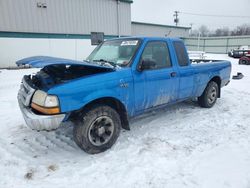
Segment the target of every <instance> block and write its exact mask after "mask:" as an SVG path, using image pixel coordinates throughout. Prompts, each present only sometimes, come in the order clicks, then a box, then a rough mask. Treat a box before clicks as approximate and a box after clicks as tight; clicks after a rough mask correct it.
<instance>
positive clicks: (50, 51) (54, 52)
mask: <svg viewBox="0 0 250 188" xmlns="http://www.w3.org/2000/svg"><path fill="white" fill-rule="evenodd" d="M94 48H95V46H91V41H90V39H37V38H0V68H2V67H10V66H15V62H16V61H17V60H19V59H22V58H26V57H30V56H37V55H44V56H53V57H61V58H68V59H74V60H83V59H85V58H86V57H87V56H88V55H89V54H90V52H91V51H92V50H93V49H94Z"/></svg>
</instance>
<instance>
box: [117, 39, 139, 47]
mask: <svg viewBox="0 0 250 188" xmlns="http://www.w3.org/2000/svg"><path fill="white" fill-rule="evenodd" d="M137 43H138V40H127V41H122V43H121V46H135V45H137Z"/></svg>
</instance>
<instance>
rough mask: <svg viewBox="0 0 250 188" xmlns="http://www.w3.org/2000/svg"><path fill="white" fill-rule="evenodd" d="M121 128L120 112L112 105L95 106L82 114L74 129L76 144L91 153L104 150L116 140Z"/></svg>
mask: <svg viewBox="0 0 250 188" xmlns="http://www.w3.org/2000/svg"><path fill="white" fill-rule="evenodd" d="M120 129H121V120H120V116H119V114H118V113H117V112H116V111H115V110H114V109H113V108H111V107H110V106H107V105H97V106H93V107H92V108H90V109H89V110H87V111H86V112H83V113H81V114H80V117H79V119H78V120H77V121H76V122H75V126H74V129H73V135H74V140H75V142H76V144H77V145H78V146H79V147H80V148H81V149H82V150H84V151H85V152H87V153H89V154H96V153H100V152H104V151H106V150H107V149H109V148H111V146H112V145H113V144H114V143H115V142H116V140H117V138H118V136H119V133H120Z"/></svg>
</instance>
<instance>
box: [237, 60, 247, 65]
mask: <svg viewBox="0 0 250 188" xmlns="http://www.w3.org/2000/svg"><path fill="white" fill-rule="evenodd" d="M239 64H240V65H245V64H247V61H246V60H239Z"/></svg>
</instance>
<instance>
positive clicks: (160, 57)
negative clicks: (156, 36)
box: [140, 41, 171, 69]
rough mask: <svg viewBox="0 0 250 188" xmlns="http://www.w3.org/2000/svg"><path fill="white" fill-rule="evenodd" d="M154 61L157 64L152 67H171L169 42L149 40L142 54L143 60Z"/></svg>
mask: <svg viewBox="0 0 250 188" xmlns="http://www.w3.org/2000/svg"><path fill="white" fill-rule="evenodd" d="M143 61H153V62H154V63H155V66H154V67H152V68H151V69H160V68H165V67H171V61H170V56H169V51H168V47H167V44H166V43H165V42H160V41H153V42H148V43H147V45H146V47H145V48H144V51H143V53H142V56H141V62H140V63H142V62H143Z"/></svg>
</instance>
